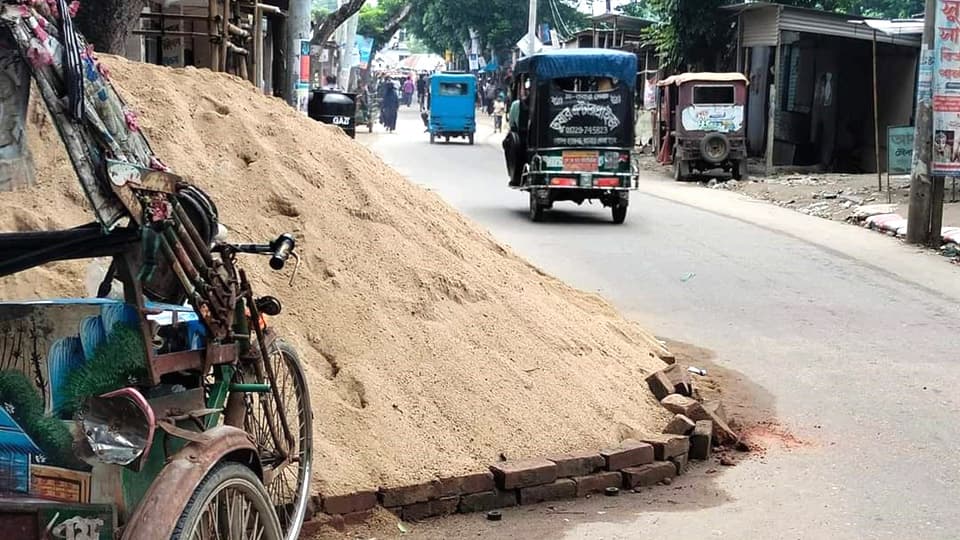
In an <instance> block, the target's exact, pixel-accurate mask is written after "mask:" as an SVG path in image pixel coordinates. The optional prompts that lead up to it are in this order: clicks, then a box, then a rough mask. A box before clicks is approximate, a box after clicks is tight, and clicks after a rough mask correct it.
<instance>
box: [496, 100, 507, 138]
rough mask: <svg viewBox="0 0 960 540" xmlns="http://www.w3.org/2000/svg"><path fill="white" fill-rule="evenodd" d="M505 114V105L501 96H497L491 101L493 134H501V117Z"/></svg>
mask: <svg viewBox="0 0 960 540" xmlns="http://www.w3.org/2000/svg"><path fill="white" fill-rule="evenodd" d="M506 112H507V104H506V103H504V102H503V95H502V94H500V95H498V96H497V97H496V98H495V99H494V101H493V132H494V133H502V132H503V115H504V114H505V113H506Z"/></svg>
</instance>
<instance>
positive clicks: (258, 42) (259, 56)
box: [250, 3, 263, 90]
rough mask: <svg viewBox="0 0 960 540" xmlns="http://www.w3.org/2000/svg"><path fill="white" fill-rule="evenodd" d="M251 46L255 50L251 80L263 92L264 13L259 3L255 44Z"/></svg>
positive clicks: (256, 11)
mask: <svg viewBox="0 0 960 540" xmlns="http://www.w3.org/2000/svg"><path fill="white" fill-rule="evenodd" d="M250 46H251V47H252V48H253V67H252V69H251V70H250V75H251V78H250V80H251V81H252V82H253V85H254V86H256V87H257V89H258V90H263V11H261V9H260V4H259V3H258V4H256V5H254V7H253V42H252V43H251V44H250Z"/></svg>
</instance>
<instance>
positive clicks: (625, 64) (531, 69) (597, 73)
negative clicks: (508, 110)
mask: <svg viewBox="0 0 960 540" xmlns="http://www.w3.org/2000/svg"><path fill="white" fill-rule="evenodd" d="M515 71H516V73H532V74H533V75H534V76H535V77H537V78H538V79H560V78H564V77H610V78H613V79H618V80H620V81H623V82H624V84H626V85H627V86H629V87H630V88H633V87H634V86H636V84H637V57H636V55H634V54H633V53H628V52H624V51H617V50H613V49H552V50H547V51H544V52H540V53H537V54H535V55H533V56H528V57H527V58H524V59H522V60H520V61H519V62H517V67H516V70H515Z"/></svg>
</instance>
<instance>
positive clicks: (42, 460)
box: [0, 0, 312, 540]
mask: <svg viewBox="0 0 960 540" xmlns="http://www.w3.org/2000/svg"><path fill="white" fill-rule="evenodd" d="M50 6H58V9H51V7H50ZM3 7H4V8H5V11H4V13H3V19H2V21H0V60H2V61H3V64H4V65H5V66H6V67H7V69H8V71H7V73H10V74H14V79H13V80H14V81H15V82H16V86H15V88H16V90H15V91H14V92H10V93H7V94H5V95H3V96H0V100H2V101H0V104H2V105H3V107H4V114H5V115H11V116H10V117H9V118H13V119H17V118H18V117H19V119H20V120H23V118H25V114H26V102H27V98H28V96H29V89H30V87H31V85H30V82H31V79H32V81H33V83H34V84H35V87H36V88H37V89H38V90H39V93H40V97H41V98H42V102H43V103H44V104H45V105H46V108H47V110H48V111H49V113H50V116H51V117H52V119H53V123H54V124H55V125H56V127H57V129H58V132H59V134H60V136H61V139H62V140H63V142H64V146H65V148H66V150H67V153H68V155H69V157H70V159H71V162H72V164H73V166H74V171H75V172H76V174H77V177H78V179H79V181H80V184H81V186H82V188H83V192H84V194H85V196H86V199H87V202H88V203H89V208H91V209H92V212H93V214H94V216H95V220H94V221H92V222H91V223H89V224H87V225H83V226H79V227H75V228H72V229H67V230H50V231H18V232H2V233H0V277H4V276H10V275H12V274H15V273H18V272H24V271H27V270H29V269H31V268H34V267H37V266H40V265H44V264H47V263H50V262H54V261H66V260H77V259H93V258H109V260H110V263H109V265H108V266H106V267H105V268H104V270H103V273H102V276H101V277H100V279H97V280H96V282H95V283H98V284H99V285H98V286H97V287H96V291H95V292H96V295H95V296H96V297H95V298H89V299H79V298H73V299H54V300H29V301H16V300H12V301H4V302H0V525H2V526H0V530H2V531H3V532H4V533H6V534H7V535H8V536H9V537H10V538H18V539H19V538H24V539H27V538H68V539H74V540H79V539H84V540H89V539H104V540H106V539H114V538H124V539H130V540H139V539H146V538H174V539H198V540H199V539H222V540H227V539H235V538H262V539H269V540H281V539H282V540H294V539H296V538H297V537H298V535H299V531H300V528H301V525H302V522H303V520H304V518H305V516H306V514H307V507H308V500H309V489H310V471H311V466H312V442H311V433H312V412H311V407H310V399H309V394H308V388H307V384H306V379H305V377H304V373H303V370H302V368H301V366H300V363H299V359H298V357H297V353H296V351H295V350H294V349H293V348H292V347H291V346H290V345H288V344H287V343H285V342H284V341H283V340H282V339H281V338H280V337H279V336H278V335H277V332H276V330H275V329H274V328H273V326H272V325H270V324H269V322H268V320H267V317H268V316H274V315H278V314H279V313H280V311H281V304H280V301H279V300H278V299H277V298H275V297H273V296H259V295H256V294H255V293H254V291H253V289H252V287H251V283H250V280H248V279H247V275H246V273H245V271H244V270H243V269H242V268H241V267H240V266H239V265H238V255H241V254H257V255H264V256H267V257H269V260H270V266H271V268H273V269H275V270H280V269H282V268H284V267H285V265H286V264H287V262H288V260H290V259H291V258H292V259H293V260H294V261H296V262H297V264H298V263H299V258H298V257H297V256H296V252H295V247H296V241H295V239H294V237H293V236H291V235H290V234H283V235H280V236H278V237H277V238H276V239H274V240H272V241H270V242H268V243H264V244H233V243H229V242H228V241H227V240H226V238H225V235H224V234H223V230H222V227H221V226H220V223H219V217H218V212H217V208H216V204H215V203H214V202H213V200H212V199H211V198H210V197H209V196H207V195H206V194H205V193H204V192H203V191H201V190H200V189H198V188H196V187H195V186H192V185H191V184H190V183H189V182H187V181H186V180H185V179H184V178H182V177H180V176H177V175H176V174H174V173H173V172H171V171H170V169H169V168H168V167H166V166H165V165H164V164H163V163H162V161H161V160H160V159H159V158H158V157H157V156H156V155H155V154H154V153H153V151H152V150H151V148H150V144H149V141H148V140H147V139H146V137H145V136H144V134H143V133H142V131H140V129H139V127H138V123H137V117H136V115H135V113H134V112H133V111H132V110H131V109H130V108H129V107H127V105H126V104H125V103H124V102H123V101H122V100H121V99H120V97H119V96H118V95H117V93H116V92H115V91H114V88H113V87H112V85H111V84H110V83H109V81H108V80H107V79H106V77H105V73H106V70H105V69H104V68H103V67H102V66H101V65H100V64H99V62H98V61H97V59H96V57H95V55H94V54H93V51H92V49H90V48H87V47H85V43H84V40H83V38H82V36H80V35H79V34H77V33H76V32H75V31H74V30H73V28H72V25H71V24H70V23H69V15H67V14H69V9H68V8H67V6H66V3H65V1H64V0H58V2H54V3H52V4H48V3H33V4H16V5H8V4H6V3H4V4H3ZM60 14H64V16H65V17H67V19H66V21H64V20H63V19H62V18H61V16H60ZM11 125H17V122H12V123H9V124H5V125H4V126H5V127H4V129H6V128H7V127H8V126H11ZM19 125H23V124H22V123H20V124H19ZM9 157H11V156H10V155H9V154H7V155H5V158H9ZM295 271H296V268H295V267H294V272H295Z"/></svg>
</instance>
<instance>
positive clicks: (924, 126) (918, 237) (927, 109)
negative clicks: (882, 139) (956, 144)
mask: <svg viewBox="0 0 960 540" xmlns="http://www.w3.org/2000/svg"><path fill="white" fill-rule="evenodd" d="M936 4H937V2H936V0H926V5H925V6H926V7H925V8H924V12H923V42H922V45H921V46H920V64H921V65H920V78H919V84H918V95H917V111H916V115H915V118H916V132H915V133H914V136H913V167H912V170H911V171H910V206H909V210H908V211H907V242H908V243H910V244H931V243H933V242H934V241H935V240H936V241H937V242H939V239H940V224H939V223H937V224H936V230H933V225H934V223H933V221H935V220H934V215H935V214H939V213H940V212H942V201H943V181H942V180H941V181H940V182H939V185H938V186H935V181H934V178H933V175H931V173H930V167H931V165H932V164H933V95H932V93H933V86H934V84H933V83H934V81H933V77H934V73H933V71H934V70H933V55H934V52H933V42H934V31H935V28H936V20H937V15H936V7H937V6H936ZM935 187H939V190H940V197H937V196H936V189H935ZM935 199H939V200H940V201H941V209H940V212H935V211H934V203H935V202H936V200H935ZM937 221H939V220H937ZM937 247H939V245H938V246H937Z"/></svg>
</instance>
